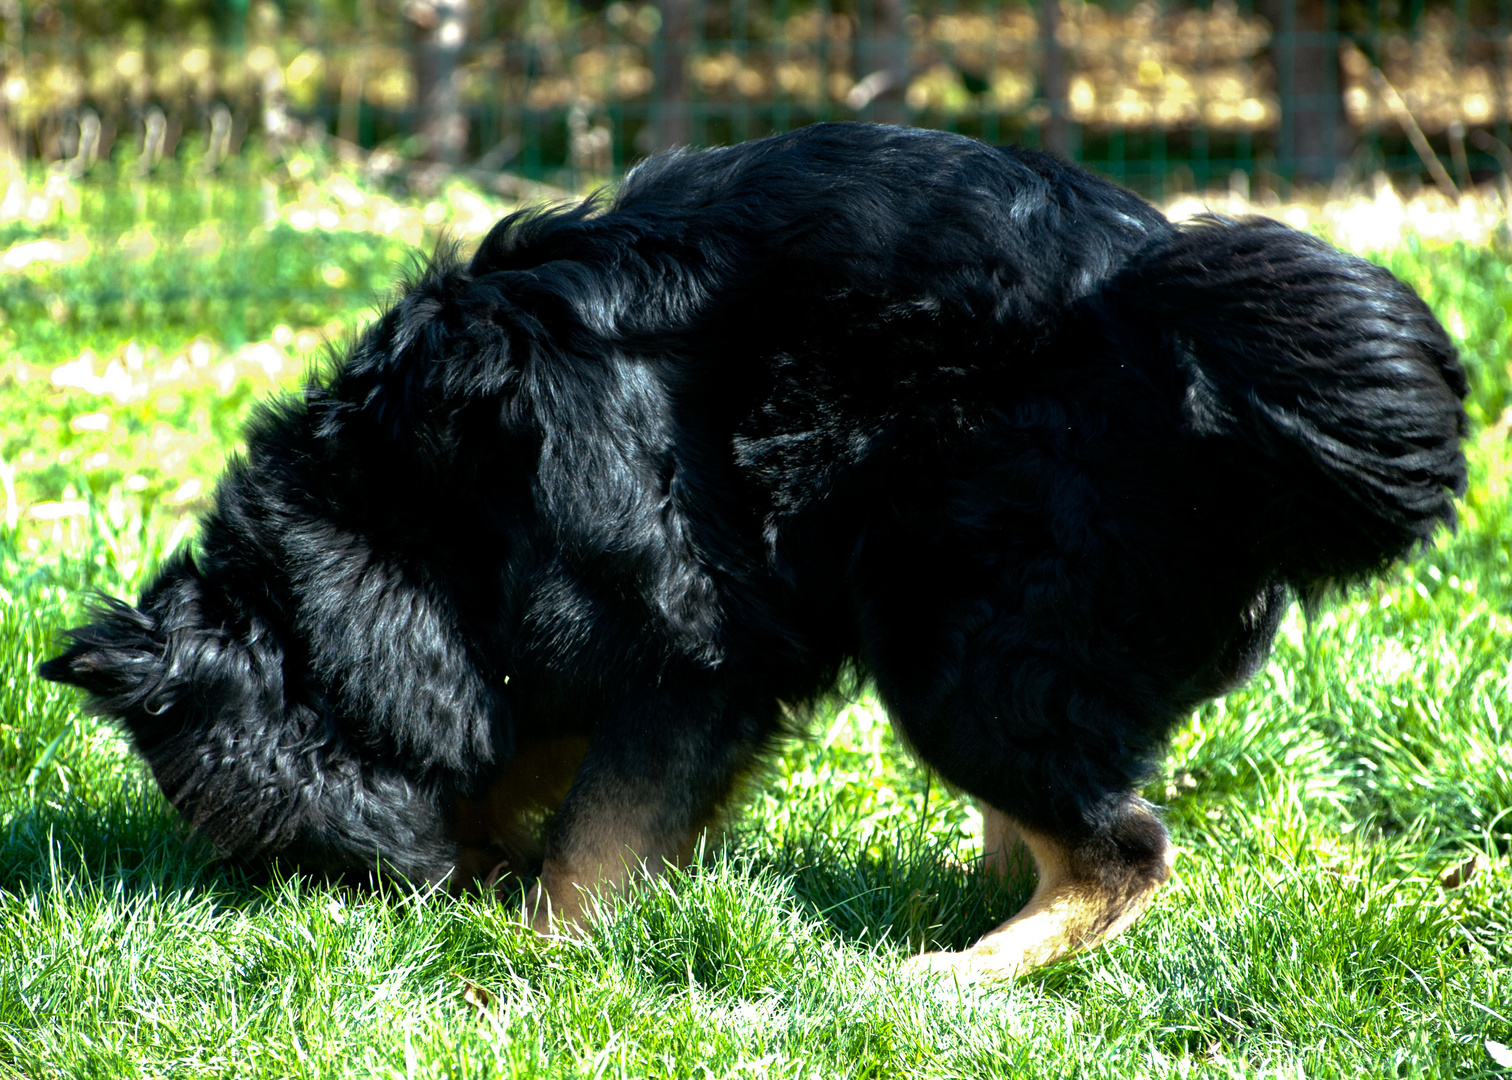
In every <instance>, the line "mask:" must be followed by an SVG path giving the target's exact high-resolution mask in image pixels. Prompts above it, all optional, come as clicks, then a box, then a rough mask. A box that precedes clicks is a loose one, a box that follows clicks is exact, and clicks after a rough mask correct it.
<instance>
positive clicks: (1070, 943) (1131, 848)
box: [910, 795, 1172, 981]
mask: <svg viewBox="0 0 1512 1080" xmlns="http://www.w3.org/2000/svg"><path fill="white" fill-rule="evenodd" d="M985 823H986V826H987V828H986V838H987V844H988V847H987V851H986V857H987V868H988V869H989V870H998V871H999V872H1002V871H1005V870H1007V869H1009V868H1010V867H1011V862H1010V861H1009V860H1010V856H1009V855H1006V854H1005V853H1004V851H1005V848H1004V844H1003V841H1004V840H1006V839H1011V838H1015V837H1016V838H1018V839H1022V841H1023V843H1024V846H1025V847H1027V848H1028V850H1029V854H1030V855H1031V856H1032V858H1033V860H1034V869H1035V873H1036V874H1037V875H1038V878H1039V881H1038V883H1037V884H1036V885H1035V889H1034V894H1033V895H1032V896H1031V897H1030V898H1029V902H1028V903H1027V904H1025V905H1024V908H1023V910H1022V911H1020V912H1019V913H1018V914H1016V915H1014V916H1013V918H1011V919H1009V920H1008V921H1007V922H1005V923H1003V924H1002V925H1001V926H999V927H997V928H996V929H994V930H992V931H990V932H989V933H987V934H986V935H984V936H983V937H982V938H981V940H979V941H978V942H977V943H976V944H975V945H972V946H971V947H970V948H969V949H966V950H964V951H962V952H958V953H948V952H937V953H925V954H923V955H921V956H917V957H915V958H914V959H913V960H912V961H911V962H910V966H911V967H912V968H913V969H914V970H927V971H943V972H953V973H954V974H956V975H957V976H958V977H959V978H961V979H962V980H963V981H975V980H979V979H1006V978H1011V977H1012V976H1014V975H1016V974H1018V973H1020V972H1023V971H1027V970H1029V969H1031V968H1035V967H1039V966H1041V965H1044V964H1048V963H1050V962H1051V961H1054V960H1058V959H1060V958H1061V957H1063V956H1065V955H1067V954H1068V953H1071V952H1075V951H1076V950H1078V949H1086V948H1091V947H1093V946H1096V945H1098V944H1101V943H1102V942H1104V941H1107V940H1109V939H1110V938H1113V937H1116V936H1117V935H1118V934H1120V933H1122V932H1123V931H1124V930H1126V929H1128V928H1129V927H1130V926H1131V925H1133V923H1134V922H1135V920H1137V919H1138V918H1139V916H1140V915H1141V914H1143V912H1144V910H1145V909H1146V908H1147V907H1149V905H1150V901H1151V900H1152V899H1154V896H1155V893H1156V890H1158V889H1159V888H1160V886H1161V885H1162V884H1164V883H1165V881H1166V879H1167V878H1169V877H1170V873H1171V858H1172V848H1171V845H1170V841H1169V840H1168V839H1167V836H1166V831H1165V827H1164V826H1163V825H1162V824H1161V823H1160V820H1159V819H1158V818H1157V817H1156V816H1155V814H1154V812H1153V811H1152V810H1151V809H1150V807H1149V806H1148V805H1147V804H1146V803H1145V802H1144V801H1143V800H1141V799H1138V798H1137V797H1135V796H1133V795H1127V796H1124V797H1123V799H1122V800H1121V802H1120V803H1119V805H1118V806H1117V807H1116V808H1115V810H1114V812H1113V814H1112V815H1111V816H1110V818H1109V819H1108V820H1107V821H1105V823H1104V826H1105V827H1104V828H1100V829H1099V830H1097V832H1095V833H1094V834H1093V835H1091V836H1090V837H1086V838H1083V839H1081V840H1078V841H1067V840H1066V839H1063V838H1058V837H1054V836H1051V835H1048V834H1046V833H1043V832H1037V831H1035V830H1034V829H1031V828H1028V827H1026V826H1024V825H1022V824H1021V823H1018V822H1015V821H1013V820H1012V819H1011V818H1009V817H1008V816H1007V815H1005V814H1003V813H1002V812H1001V811H998V810H995V809H990V808H989V810H988V812H987V814H986V820H985ZM994 844H996V845H997V846H993V845H994ZM1009 850H1011V848H1010V849H1009Z"/></svg>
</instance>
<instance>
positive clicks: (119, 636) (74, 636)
mask: <svg viewBox="0 0 1512 1080" xmlns="http://www.w3.org/2000/svg"><path fill="white" fill-rule="evenodd" d="M90 615H91V621H90V622H89V623H88V624H87V625H84V626H78V627H75V628H74V629H72V630H70V631H68V633H67V640H68V647H67V648H66V649H65V650H64V652H63V653H62V655H60V656H55V657H53V658H52V659H51V660H49V661H47V662H46V663H44V664H42V665H41V667H39V668H38V669H37V671H38V674H40V675H41V676H42V677H43V678H44V679H49V680H51V681H52V682H58V683H66V684H68V685H70V686H77V687H78V688H79V689H81V690H83V691H84V692H85V693H86V694H88V695H89V698H90V703H91V705H92V706H93V707H94V708H95V709H96V710H97V711H99V712H102V713H106V714H109V715H112V716H124V715H126V714H127V713H130V712H134V711H136V710H137V709H140V708H144V707H146V708H152V709H156V710H158V711H161V709H162V708H163V707H164V706H165V704H166V703H165V702H163V701H162V700H161V695H162V693H163V691H164V690H165V689H166V683H167V675H168V664H167V662H166V659H167V657H166V653H167V648H166V644H165V642H164V641H163V639H162V636H161V635H160V634H159V632H158V631H159V627H158V625H157V620H155V619H154V618H153V617H152V616H151V615H148V614H147V613H146V612H144V611H141V610H139V609H137V608H134V607H132V606H131V605H130V604H127V603H125V602H123V601H120V600H117V599H115V598H113V597H102V598H101V599H100V600H99V602H98V603H97V604H96V605H95V606H94V607H93V609H92V610H91V612H90Z"/></svg>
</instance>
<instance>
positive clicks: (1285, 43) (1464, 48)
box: [0, 0, 1512, 194]
mask: <svg viewBox="0 0 1512 1080" xmlns="http://www.w3.org/2000/svg"><path fill="white" fill-rule="evenodd" d="M173 10H174V11H177V10H180V9H177V8H176V9H173ZM183 10H190V9H188V8H185V9H183ZM206 10H207V11H211V12H212V14H214V15H215V16H216V18H215V20H213V21H209V22H203V23H194V22H193V20H192V19H191V20H188V22H187V25H183V26H179V25H175V22H174V19H173V18H172V17H171V16H172V15H173V12H172V11H169V12H168V14H167V15H166V16H165V15H163V13H161V12H159V13H158V14H157V15H156V16H154V17H153V18H154V19H156V21H153V19H147V20H145V21H141V20H139V21H137V22H131V21H129V20H126V21H121V22H119V23H118V24H111V26H110V27H109V28H107V30H105V31H101V30H99V29H97V28H94V29H92V28H91V25H90V24H88V22H87V20H85V19H84V18H83V17H82V16H80V17H75V16H71V15H70V14H69V9H68V8H67V7H66V6H58V5H51V6H49V5H47V4H34V5H31V6H27V5H25V4H23V3H21V2H20V0H0V14H3V15H4V19H3V20H0V21H3V24H4V43H3V46H0V66H3V72H0V88H3V93H0V154H5V153H8V154H9V156H10V157H11V158H12V159H14V158H16V157H31V158H40V159H42V160H44V161H49V162H55V163H60V164H61V165H63V166H65V167H68V163H73V165H72V166H71V167H74V168H85V167H87V166H88V164H89V162H90V161H92V160H94V159H95V158H97V157H99V156H100V155H102V154H107V153H110V152H112V150H113V149H117V148H119V147H120V146H121V145H122V144H123V143H124V145H125V147H126V152H128V153H134V154H136V155H137V158H138V160H141V161H142V162H144V165H143V167H144V168H150V167H152V166H153V163H154V162H157V161H159V160H160V159H162V158H164V157H169V158H171V157H173V156H174V155H180V156H182V155H184V154H186V153H195V154H199V155H201V156H202V157H205V158H208V159H209V160H210V161H211V163H212V164H213V162H214V160H215V159H216V158H217V156H225V155H227V154H231V153H235V152H236V150H237V147H238V146H239V145H240V144H241V143H242V141H243V140H245V139H246V138H247V137H248V136H249V135H252V136H254V137H261V138H265V139H268V140H271V141H273V142H275V143H276V142H278V141H280V140H289V139H295V138H300V137H309V136H310V135H311V133H312V132H316V133H324V136H325V137H327V138H329V139H332V140H335V141H336V145H338V146H339V147H342V148H345V149H347V150H349V151H351V152H354V153H372V152H374V151H378V152H380V153H382V154H387V155H390V156H391V157H394V158H397V159H423V160H433V161H437V162H441V163H450V164H454V165H456V164H461V165H467V166H469V167H472V168H478V169H483V170H488V171H497V170H508V171H511V172H515V173H519V174H523V175H525V176H529V177H532V178H537V179H546V180H551V181H555V182H557V183H562V184H564V185H575V184H578V183H581V182H584V181H586V180H587V179H590V178H596V177H607V176H612V175H614V174H616V173H618V172H620V171H622V170H623V169H624V168H626V167H627V166H628V165H629V164H632V163H633V162H634V161H635V160H637V159H638V158H639V157H641V156H644V155H645V154H647V153H649V152H652V151H654V150H656V149H659V148H662V147H665V146H669V145H677V144H686V143H691V144H716V143H728V142H733V141H738V140H741V139H746V138H751V137H755V136H759V135H764V134H767V133H770V132H775V131H782V130H786V129H789V128H792V127H796V126H798V125H801V124H806V123H810V122H813V121H816V120H827V119H871V120H880V121H886V122H893V123H910V124H917V125H924V126H930V127H939V128H948V129H952V130H956V131H961V132H965V133H968V134H971V135H976V136H980V137H982V138H985V139H989V140H994V141H1018V142H1023V143H1026V144H1029V145H1040V146H1045V147H1048V148H1051V149H1054V150H1057V151H1059V152H1060V153H1063V154H1065V155H1066V156H1069V157H1072V158H1076V159H1078V160H1081V161H1083V162H1085V163H1087V164H1089V165H1091V166H1092V167H1094V168H1097V169H1099V170H1102V171H1104V172H1106V173H1108V174H1110V175H1113V176H1115V177H1117V178H1119V179H1121V180H1123V181H1124V182H1126V183H1128V184H1130V185H1132V186H1134V187H1136V188H1138V189H1140V190H1143V191H1145V192H1147V193H1152V194H1172V193H1174V192H1176V191H1180V190H1182V189H1199V190H1202V189H1208V188H1211V187H1214V186H1218V185H1228V186H1234V185H1245V186H1248V185H1260V186H1263V187H1267V188H1270V189H1275V190H1279V191H1281V192H1282V193H1283V194H1284V193H1286V192H1287V191H1288V190H1289V189H1290V188H1291V187H1292V186H1293V185H1296V184H1314V185H1316V184H1323V185H1335V184H1347V183H1351V182H1357V181H1359V180H1360V179H1362V178H1364V177H1366V176H1368V175H1370V174H1373V173H1376V172H1378V171H1382V170H1384V171H1387V172H1389V173H1392V174H1395V175H1396V176H1398V177H1399V178H1404V179H1410V178H1418V179H1420V180H1422V181H1423V182H1431V183H1436V184H1438V185H1439V186H1440V187H1443V188H1445V190H1446V191H1452V190H1453V189H1455V188H1456V187H1459V186H1463V185H1465V184H1466V183H1469V182H1472V181H1473V180H1485V179H1488V178H1489V177H1491V176H1492V175H1495V174H1496V173H1497V172H1498V171H1500V170H1501V167H1502V164H1503V163H1506V164H1507V166H1508V167H1509V168H1512V153H1509V151H1508V150H1507V144H1508V142H1509V141H1512V134H1509V130H1508V122H1509V116H1512V0H1449V2H1445V3H1430V2H1427V0H1242V2H1236V0H1211V2H1210V3H1206V4H1204V3H1198V4H1195V5H1194V4H1187V3H1174V2H1173V3H1167V4H1165V5H1162V4H1160V3H1156V2H1155V0H1139V2H1137V3H1132V4H1129V3H1120V2H1119V0H1109V2H1108V3H1107V4H1106V5H1100V4H1093V3H1082V2H1080V0H1043V2H1040V3H1039V4H1037V5H1036V6H1029V5H1026V4H1018V3H1008V2H999V0H915V2H912V3H905V2H904V0H659V2H657V3H649V2H646V3H634V2H629V0H614V2H612V3H608V4H604V3H603V0H578V2H577V3H575V4H572V3H568V2H567V0H410V2H408V3H405V4H404V5H403V6H402V7H401V6H399V5H398V4H397V2H395V3H392V4H390V3H387V2H386V0H347V2H345V3H327V4H321V3H314V2H311V3H308V4H306V5H305V6H302V7H300V6H296V5H294V4H293V3H286V4H283V5H282V6H275V5H273V4H271V3H263V2H258V3H253V4H252V5H251V6H247V4H246V3H245V2H244V0H220V2H219V3H216V4H213V5H211V7H210V8H207V9H206ZM228 11H229V12H230V18H229V19H228V18H227V16H226V13H227V12H228Z"/></svg>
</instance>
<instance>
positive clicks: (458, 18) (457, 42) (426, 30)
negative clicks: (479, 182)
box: [407, 0, 467, 165]
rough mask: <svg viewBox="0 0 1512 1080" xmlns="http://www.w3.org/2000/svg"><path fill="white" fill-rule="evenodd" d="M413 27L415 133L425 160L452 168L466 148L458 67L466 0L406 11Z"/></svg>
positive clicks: (435, 1)
mask: <svg viewBox="0 0 1512 1080" xmlns="http://www.w3.org/2000/svg"><path fill="white" fill-rule="evenodd" d="M407 10H408V12H409V16H410V18H411V19H412V20H413V21H414V24H415V50H414V54H413V56H414V60H413V63H414V72H415V99H416V104H417V105H418V110H417V112H418V115H417V123H416V133H417V134H418V135H419V136H420V141H421V144H422V146H421V153H420V156H421V158H422V159H423V160H425V161H439V162H445V163H446V164H448V165H455V164H456V163H457V162H459V161H461V160H462V153H463V151H464V150H466V149H467V117H466V116H464V115H463V114H462V104H461V98H460V96H459V95H458V93H457V67H458V65H459V63H460V62H461V59H462V47H463V45H465V44H466V43H467V0H430V2H429V3H417V4H413V5H411V6H410V7H409V8H408V9H407Z"/></svg>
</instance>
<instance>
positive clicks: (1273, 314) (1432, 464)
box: [1110, 218, 1466, 590]
mask: <svg viewBox="0 0 1512 1080" xmlns="http://www.w3.org/2000/svg"><path fill="white" fill-rule="evenodd" d="M1110 299H1114V300H1115V302H1117V303H1118V304H1119V306H1120V309H1121V311H1122V312H1123V313H1124V314H1125V316H1126V317H1129V318H1134V319H1138V320H1153V321H1154V324H1155V325H1156V326H1157V327H1159V328H1161V329H1162V330H1163V331H1164V332H1165V333H1167V334H1173V335H1174V338H1175V343H1176V348H1177V349H1178V350H1179V353H1180V355H1181V364H1182V367H1183V369H1184V372H1185V375H1186V378H1187V393H1186V402H1185V413H1186V417H1187V420H1188V423H1189V424H1190V426H1191V430H1192V432H1193V434H1194V436H1195V437H1197V438H1198V439H1201V440H1213V449H1214V452H1215V453H1218V454H1221V455H1222V457H1223V458H1224V460H1226V461H1231V462H1232V463H1233V464H1234V466H1235V469H1236V473H1235V478H1236V481H1237V482H1240V483H1245V484H1247V485H1249V486H1252V487H1253V488H1254V490H1253V492H1252V493H1251V494H1245V496H1244V497H1245V498H1251V497H1253V499H1254V501H1255V505H1256V506H1258V507H1260V508H1261V512H1260V515H1259V517H1258V518H1257V526H1256V529H1257V531H1256V535H1255V537H1254V540H1255V542H1256V544H1257V545H1258V546H1260V547H1261V549H1262V555H1263V556H1264V557H1265V558H1267V559H1268V560H1269V561H1270V563H1271V565H1273V566H1275V567H1276V568H1277V569H1278V570H1279V571H1280V573H1281V574H1282V575H1283V576H1284V577H1285V578H1286V579H1287V580H1288V581H1290V582H1291V583H1292V584H1293V585H1295V586H1297V587H1299V588H1301V589H1304V590H1307V589H1311V588H1312V587H1314V586H1316V585H1318V584H1319V583H1321V582H1326V581H1328V580H1331V579H1346V580H1347V579H1349V578H1353V577H1358V576H1360V575H1362V574H1365V573H1368V572H1370V571H1372V570H1375V569H1378V568H1379V567H1380V566H1382V565H1383V564H1385V563H1387V562H1389V561H1390V560H1392V559H1394V558H1397V557H1399V556H1401V555H1404V554H1406V553H1407V552H1408V551H1410V550H1411V549H1412V548H1413V547H1415V546H1416V545H1418V544H1420V543H1421V542H1423V541H1425V540H1427V539H1428V538H1429V537H1431V536H1432V535H1433V533H1434V531H1435V529H1436V528H1437V527H1438V526H1439V525H1440V524H1441V523H1442V524H1450V525H1452V524H1453V522H1454V502H1453V497H1454V496H1455V495H1459V494H1463V492H1464V488H1465V459H1464V455H1463V453H1462V451H1461V448H1460V441H1461V439H1462V438H1463V436H1464V434H1465V430H1466V419H1465V414H1464V410H1463V408H1462V407H1461V404H1460V403H1461V401H1462V399H1463V398H1464V396H1465V391H1466V381H1465V374H1464V371H1463V369H1462V368H1461V367H1460V365H1459V361H1458V359H1457V357H1456V354H1455V349H1454V346H1453V344H1452V343H1451V342H1450V340H1449V338H1448V336H1447V335H1446V334H1445V333H1444V330H1443V328H1442V327H1441V326H1439V324H1438V321H1437V320H1436V319H1435V318H1434V317H1433V313H1432V312H1431V311H1429V310H1428V306H1427V305H1426V304H1424V303H1423V301H1422V300H1421V299H1420V298H1419V297H1418V295H1417V294H1416V293H1415V292H1414V291H1413V290H1412V289H1411V288H1410V287H1409V286H1407V285H1405V284H1403V283H1402V282H1401V281H1399V280H1397V279H1396V278H1395V277H1393V276H1392V275H1391V274H1390V273H1388V272H1387V271H1385V270H1383V269H1381V268H1380V267H1378V266H1375V265H1373V264H1371V263H1368V262H1366V261H1365V260H1364V259H1360V258H1357V257H1355V256H1353V255H1348V254H1345V253H1344V252H1341V251H1338V250H1337V249H1335V248H1332V247H1330V246H1329V245H1327V244H1325V243H1323V242H1322V241H1320V240H1317V239H1315V238H1314V237H1311V236H1309V235H1307V234H1306V233H1302V232H1298V231H1297V230H1295V229H1291V228H1288V227H1287V226H1285V225H1282V224H1280V223H1279V222H1274V221H1269V220H1265V219H1261V218H1251V219H1246V220H1243V221H1226V220H1222V219H1217V218H1204V219H1198V220H1197V221H1195V222H1192V223H1189V224H1186V225H1183V226H1182V227H1181V228H1180V229H1179V230H1178V231H1177V232H1176V233H1175V234H1174V235H1171V236H1169V237H1167V238H1166V239H1164V240H1162V241H1159V242H1158V243H1156V244H1154V245H1152V246H1151V247H1149V248H1147V249H1146V250H1144V251H1142V252H1141V253H1140V254H1139V255H1138V256H1137V257H1136V258H1135V259H1134V260H1133V261H1132V262H1131V263H1130V264H1129V266H1127V267H1126V268H1125V269H1124V270H1123V271H1122V272H1121V274H1120V275H1119V277H1118V278H1117V279H1116V280H1115V282H1114V283H1113V285H1112V288H1111V290H1110Z"/></svg>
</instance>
